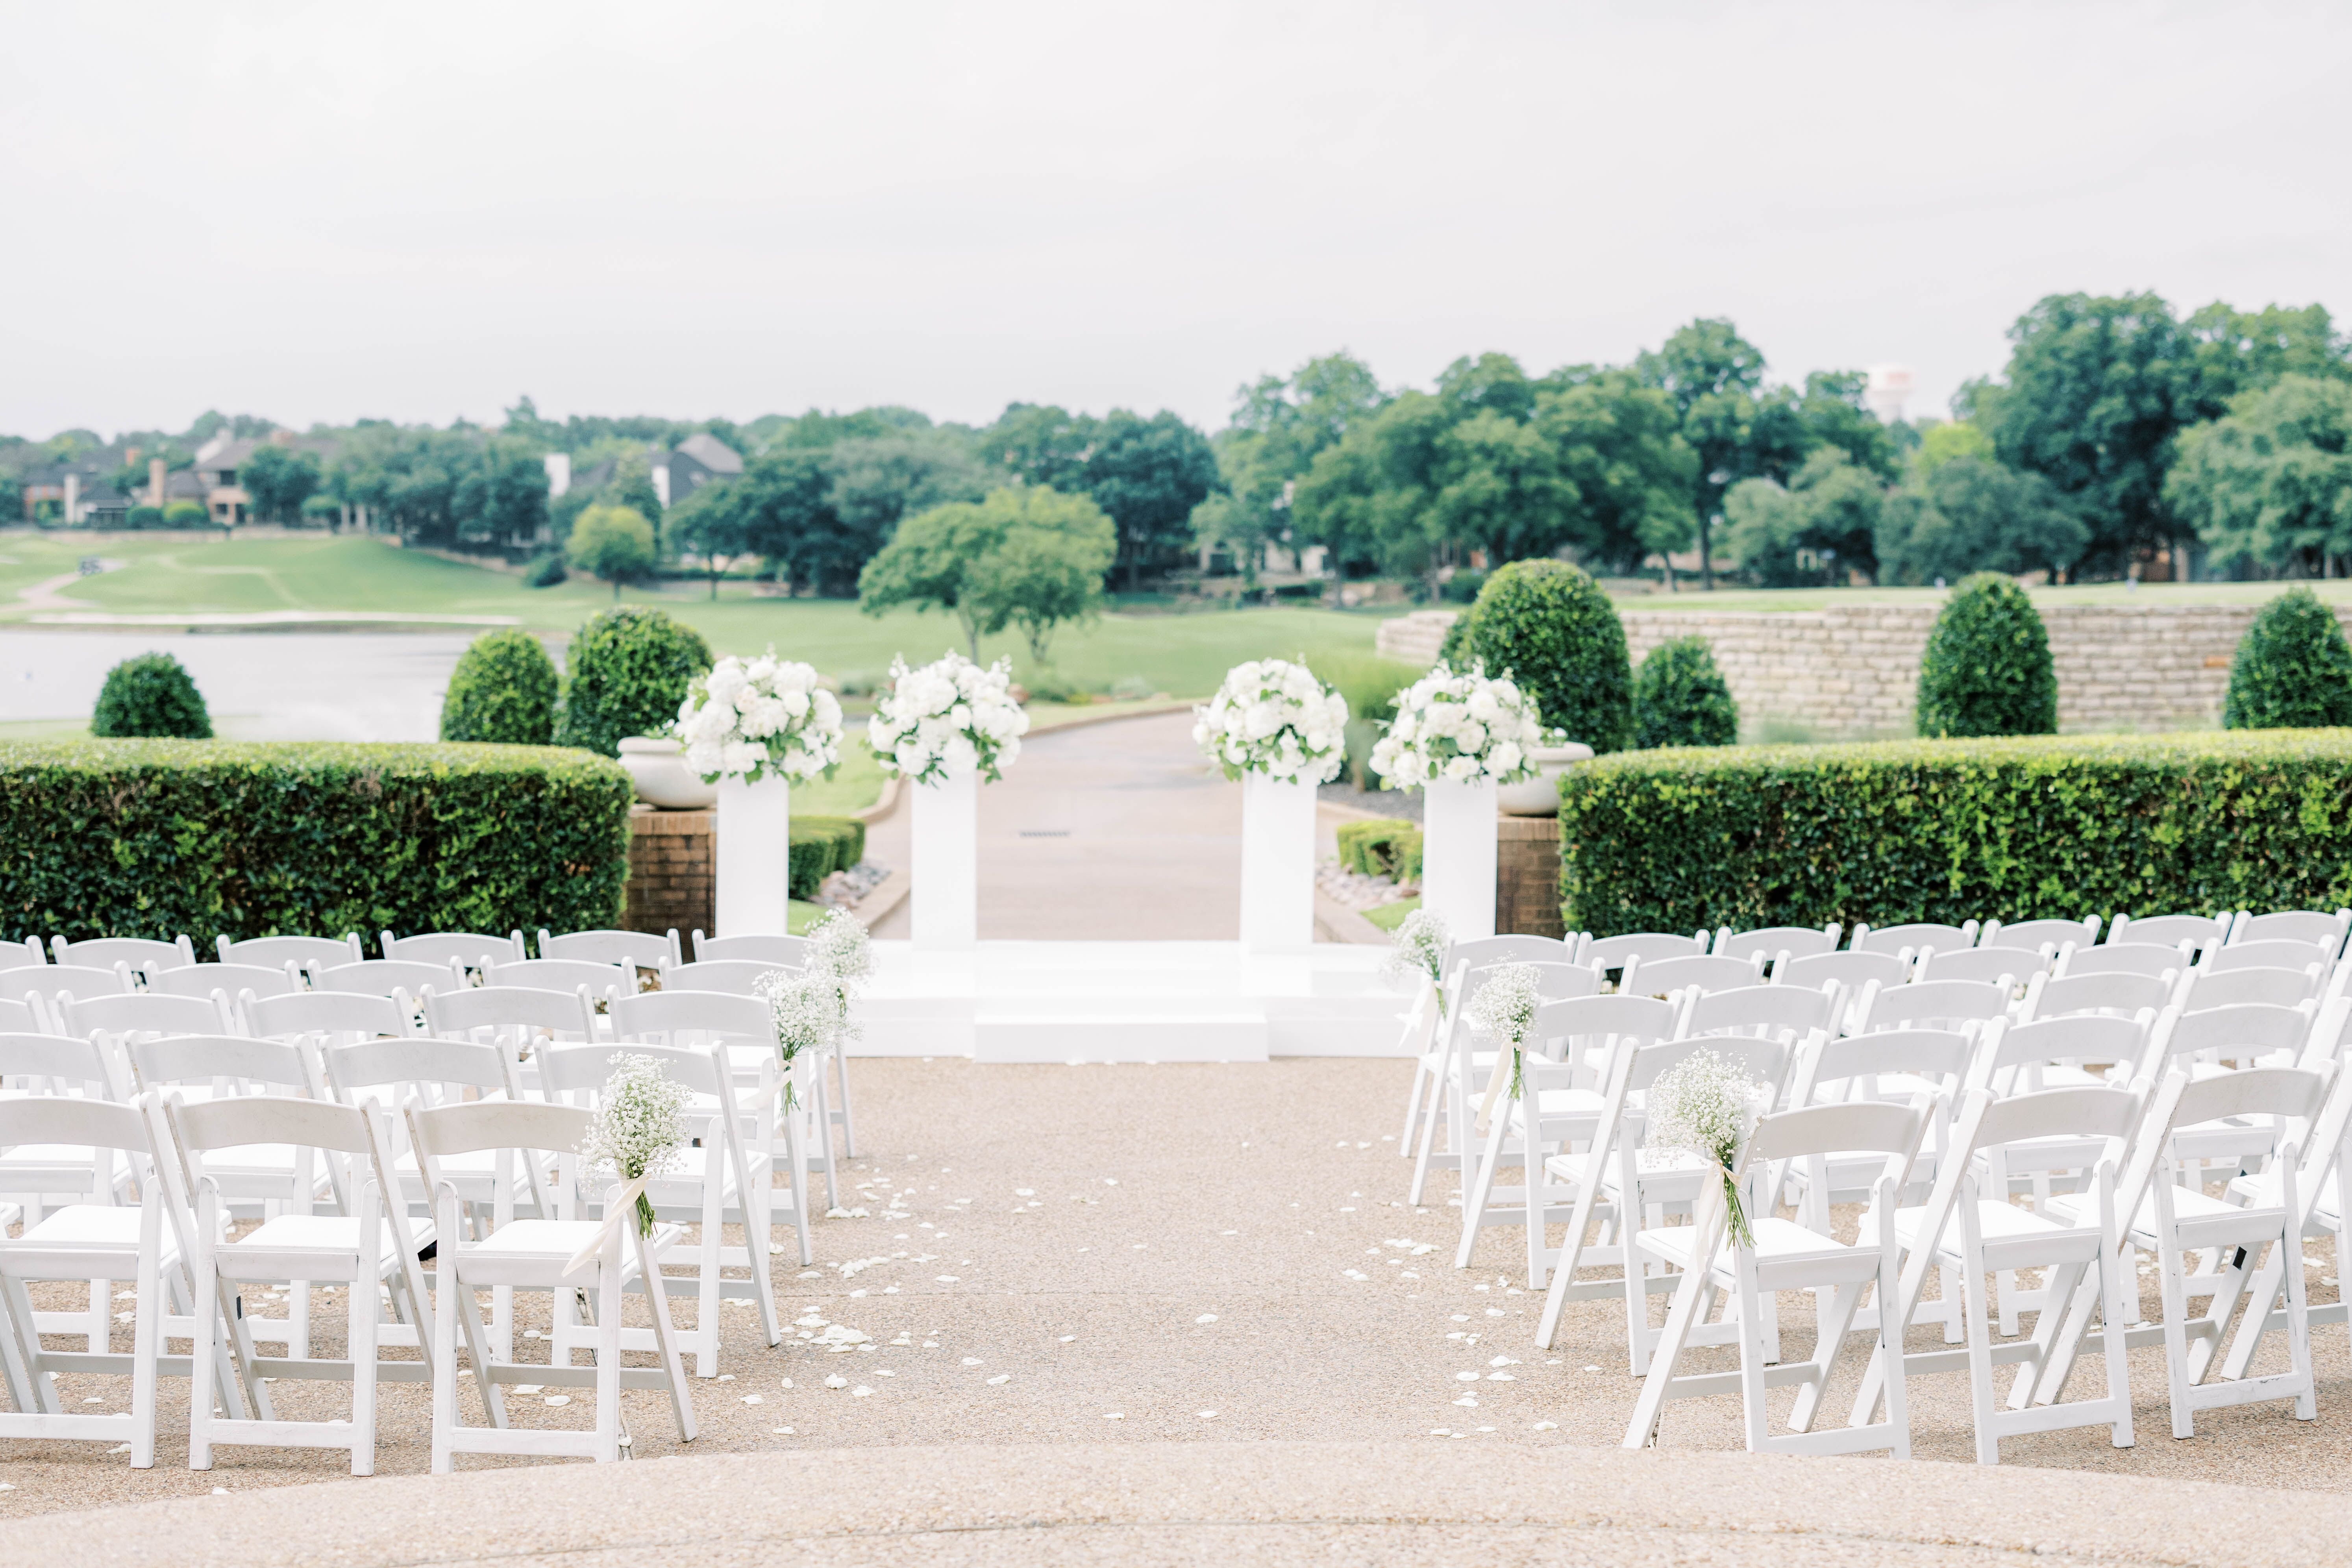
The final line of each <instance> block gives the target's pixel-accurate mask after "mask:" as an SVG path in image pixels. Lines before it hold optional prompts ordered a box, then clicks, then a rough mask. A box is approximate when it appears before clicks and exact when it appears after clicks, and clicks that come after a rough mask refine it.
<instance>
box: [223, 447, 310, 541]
mask: <svg viewBox="0 0 2352 1568" xmlns="http://www.w3.org/2000/svg"><path fill="white" fill-rule="evenodd" d="M236 482H237V487H238V488H239V489H242V490H244V491H245V493H246V494H247V495H248V496H250V497H251V498H252V499H253V515H254V517H255V519H256V520H257V521H262V522H299V521H301V517H302V503H303V502H304V501H306V500H310V497H311V495H312V494H313V493H314V492H315V491H316V490H317V489H318V488H319V484H320V471H319V459H318V458H314V457H312V456H311V455H310V453H308V452H298V451H296V450H295V449H294V448H293V447H280V446H278V445H277V444H275V443H274V442H273V443H265V444H263V445H262V446H259V447H255V448H254V449H253V455H252V456H251V457H249V458H246V460H245V462H244V463H243V464H242V465H241V466H240V467H239V468H237V471H236Z"/></svg>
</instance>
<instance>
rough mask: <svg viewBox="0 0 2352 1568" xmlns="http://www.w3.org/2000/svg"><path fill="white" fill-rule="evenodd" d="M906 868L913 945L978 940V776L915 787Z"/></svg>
mask: <svg viewBox="0 0 2352 1568" xmlns="http://www.w3.org/2000/svg"><path fill="white" fill-rule="evenodd" d="M914 814H915V815H914V822H913V824H912V828H913V831H912V835H911V837H912V840H913V843H912V851H913V858H914V862H915V864H914V865H913V867H912V868H910V870H911V872H912V874H913V876H914V879H915V885H914V887H913V889H911V890H910V891H909V893H908V899H909V901H910V902H911V904H912V905H913V910H912V915H913V921H914V927H915V945H916V946H917V947H919V948H925V949H929V950H931V951H933V952H942V951H955V950H960V949H968V948H970V947H971V946H972V945H973V944H974V943H975V942H978V941H979V940H980V774H979V773H978V772H977V771H975V770H972V769H969V768H967V769H965V770H963V771H962V772H961V773H949V774H948V776H947V777H945V778H943V779H941V780H940V782H939V783H937V784H917V785H916V786H915V799H914Z"/></svg>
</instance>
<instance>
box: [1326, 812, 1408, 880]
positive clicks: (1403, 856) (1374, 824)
mask: <svg viewBox="0 0 2352 1568" xmlns="http://www.w3.org/2000/svg"><path fill="white" fill-rule="evenodd" d="M1338 835H1339V864H1340V865H1342V866H1345V867H1346V868H1348V869H1349V870H1350V871H1354V872H1356V873H1357V874H1359V875H1360V876H1365V877H1388V878H1391V879H1394V880H1396V881H1400V882H1410V881H1412V880H1414V879H1417V878H1419V877H1420V875H1421V826H1420V825H1419V824H1418V823H1412V822H1407V821H1405V820H1404V819H1402V817H1381V818H1376V819H1373V820H1369V821H1360V822H1343V823H1341V824H1340V825H1339V829H1338Z"/></svg>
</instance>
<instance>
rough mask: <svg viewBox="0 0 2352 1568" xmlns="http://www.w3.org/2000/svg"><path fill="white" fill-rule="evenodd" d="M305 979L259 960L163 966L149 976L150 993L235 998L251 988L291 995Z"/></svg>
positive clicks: (258, 992) (267, 993)
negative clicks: (270, 967)
mask: <svg viewBox="0 0 2352 1568" xmlns="http://www.w3.org/2000/svg"><path fill="white" fill-rule="evenodd" d="M301 989H302V983H301V981H300V980H299V979H298V978H296V976H295V975H294V974H292V973H288V970H287V968H286V966H284V965H280V966H279V967H278V968H276V969H269V968H266V967H264V966H263V965H261V964H258V963H192V964H190V965H189V966H188V967H187V968H185V969H159V970H156V971H154V972H152V973H150V974H149V975H148V976H147V994H149V995H151V996H152V995H157V994H161V995H165V996H210V995H211V994H213V993H214V992H215V991H217V992H219V993H221V994H223V995H224V996H226V997H229V998H230V999H232V1000H234V999H235V998H236V997H237V996H239V995H241V994H244V993H246V992H247V991H250V992H252V993H253V994H255V995H256V996H287V995H290V994H293V993H295V992H297V991H299V990H301Z"/></svg>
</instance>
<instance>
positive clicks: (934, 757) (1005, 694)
mask: <svg viewBox="0 0 2352 1568" xmlns="http://www.w3.org/2000/svg"><path fill="white" fill-rule="evenodd" d="M1012 686H1013V665H1012V662H1011V661H1010V660H1007V659H1002V658H1000V659H998V660H997V661H996V662H995V663H994V664H992V665H991V666H989V667H988V668H986V669H982V668H981V667H980V666H978V665H976V664H974V663H972V661H971V660H970V659H968V658H964V656H963V655H961V654H960V653H950V654H948V655H946V656H945V657H944V658H940V659H939V660H937V661H936V662H934V663H931V664H927V665H924V666H923V667H922V668H920V669H908V668H907V661H906V660H905V659H904V658H896V659H893V660H891V661H890V690H889V693H888V695H887V696H885V697H883V698H882V699H881V700H879V701H877V703H875V705H874V717H873V719H872V720H871V721H868V722H867V724H866V743H867V744H869V745H871V746H872V747H873V748H874V755H875V756H876V757H877V758H878V759H879V760H880V761H881V763H882V766H883V769H884V770H885V771H886V772H888V773H896V774H898V776H900V777H901V778H905V779H908V780H911V781H912V782H913V783H916V784H934V783H937V782H938V781H939V780H940V779H942V778H944V777H946V776H947V774H948V773H950V772H952V771H955V770H959V769H962V768H973V769H976V770H978V772H979V773H980V776H981V777H982V778H983V779H985V780H987V781H989V782H990V783H994V782H995V781H996V780H998V779H1000V778H1003V776H1004V770H1005V769H1006V768H1007V767H1009V766H1011V765H1012V763H1013V759H1014V758H1015V757H1018V756H1019V755H1020V754H1021V737H1022V736H1024V735H1025V734H1027V733H1028V732H1029V715H1028V714H1026V713H1024V712H1023V711H1022V710H1021V705H1020V704H1019V703H1017V702H1015V701H1013V694H1012Z"/></svg>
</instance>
